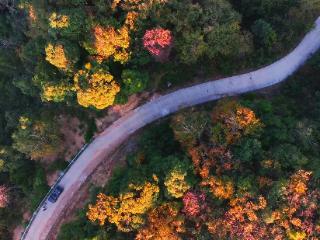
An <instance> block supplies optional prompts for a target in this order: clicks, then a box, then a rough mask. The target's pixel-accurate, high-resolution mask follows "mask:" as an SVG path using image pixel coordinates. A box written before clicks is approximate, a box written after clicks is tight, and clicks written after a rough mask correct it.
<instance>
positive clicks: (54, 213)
mask: <svg viewBox="0 0 320 240" xmlns="http://www.w3.org/2000/svg"><path fill="white" fill-rule="evenodd" d="M319 48H320V17H319V18H318V20H317V21H316V23H315V27H314V28H313V29H312V30H311V31H310V32H309V33H308V34H307V35H306V36H305V37H304V39H303V40H302V41H301V43H300V44H299V45H298V46H297V47H296V48H295V49H294V50H293V51H292V52H291V53H290V54H288V55H287V56H285V57H283V58H282V59H280V60H278V61H276V62H275V63H273V64H271V65H269V66H266V67H264V68H261V69H258V70H256V71H253V72H250V73H246V74H241V75H237V76H233V77H228V78H224V79H221V80H215V81H211V82H207V83H202V84H199V85H195V86H192V87H188V88H184V89H181V90H178V91H175V92H172V93H170V94H167V95H164V96H161V97H159V98H157V99H155V100H153V101H151V102H149V103H146V104H144V105H142V106H141V107H138V108H136V109H135V110H133V111H132V112H130V113H129V114H128V115H126V116H124V117H122V118H120V119H119V120H117V121H116V122H114V123H113V124H112V125H111V126H110V127H108V128H107V129H105V130H104V132H102V133H101V134H100V135H99V136H98V137H96V138H95V140H94V141H93V142H92V143H91V144H90V145H89V146H88V147H87V148H86V150H85V151H84V152H83V153H82V154H81V155H80V157H79V158H78V160H77V161H76V162H75V163H74V164H73V165H72V167H71V168H70V169H69V171H68V172H67V173H66V174H65V176H64V177H63V178H62V180H61V182H60V185H61V186H63V187H64V189H65V190H64V192H63V193H62V194H61V196H60V198H59V200H58V201H57V202H56V203H55V204H50V203H48V205H47V210H46V211H40V212H39V213H38V214H37V216H36V217H35V219H34V221H33V223H32V224H31V227H30V229H29V231H28V233H27V234H26V236H25V238H24V239H28V240H45V239H47V238H48V237H47V236H48V234H49V232H50V230H51V228H52V226H53V225H54V224H55V223H56V222H57V221H58V220H59V216H60V215H61V214H62V213H63V211H64V210H65V207H67V206H68V205H69V203H70V202H71V201H72V199H73V196H74V195H75V194H77V191H78V190H79V189H80V187H81V186H82V184H83V183H84V182H85V180H86V179H87V177H88V176H89V175H90V174H91V173H92V172H93V171H94V170H95V168H96V167H97V166H98V165H99V164H100V163H101V162H102V161H103V160H104V159H105V158H106V156H108V154H110V153H111V152H112V151H113V150H114V149H115V148H116V147H117V146H119V145H120V144H121V143H123V142H124V141H125V140H126V139H127V138H128V137H129V136H130V135H131V134H132V133H134V132H135V131H137V130H138V129H140V128H142V127H144V126H145V125H147V124H148V123H151V122H153V121H155V120H157V119H159V118H162V117H164V116H166V115H169V114H171V113H174V112H176V111H178V110H180V109H182V108H186V107H190V106H194V105H197V104H201V103H205V102H208V101H212V100H216V99H219V98H222V97H224V96H233V95H238V94H241V93H245V92H250V91H254V90H257V89H262V88H265V87H269V86H271V85H274V84H277V83H279V82H281V81H283V80H285V79H286V78H287V77H288V76H290V75H292V74H293V73H294V72H295V71H296V70H297V69H298V68H299V67H300V66H301V65H302V64H303V63H305V61H306V60H307V59H308V58H310V57H311V56H312V55H313V54H314V53H315V52H316V51H317V50H318V49H319Z"/></svg>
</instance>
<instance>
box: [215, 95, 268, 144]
mask: <svg viewBox="0 0 320 240" xmlns="http://www.w3.org/2000/svg"><path fill="white" fill-rule="evenodd" d="M212 121H213V123H214V124H216V125H215V126H214V127H213V136H212V140H213V141H214V142H216V143H219V144H223V143H225V144H232V143H234V142H236V141H237V140H239V138H240V137H241V136H245V135H250V134H254V133H257V132H259V130H261V128H262V126H263V125H262V124H261V122H260V120H259V119H258V118H257V117H256V115H255V113H254V112H253V111H252V110H251V109H249V108H246V107H243V106H241V105H240V104H239V103H237V102H236V101H232V100H230V101H228V100H227V101H221V102H219V103H218V105H217V106H216V107H215V108H214V109H213V112H212Z"/></svg>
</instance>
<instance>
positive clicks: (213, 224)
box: [207, 193, 267, 240]
mask: <svg viewBox="0 0 320 240" xmlns="http://www.w3.org/2000/svg"><path fill="white" fill-rule="evenodd" d="M229 206H230V208H229V209H228V210H227V211H226V212H225V213H224V215H223V216H222V217H221V218H218V219H214V220H212V221H209V222H208V224H207V225H208V230H209V232H210V233H211V234H213V235H215V236H219V237H220V238H226V237H227V236H230V237H231V239H243V240H255V239H264V237H265V236H266V225H265V224H264V223H263V222H262V221H260V219H261V211H262V210H263V209H265V208H266V206H267V202H266V200H265V198H264V197H262V196H260V197H258V199H255V198H254V197H253V196H251V195H250V194H248V193H247V194H244V195H243V196H241V197H237V198H233V199H231V200H230V203H229Z"/></svg>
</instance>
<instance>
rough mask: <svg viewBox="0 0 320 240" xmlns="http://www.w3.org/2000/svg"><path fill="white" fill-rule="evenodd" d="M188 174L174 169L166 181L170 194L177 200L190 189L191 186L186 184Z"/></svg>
mask: <svg viewBox="0 0 320 240" xmlns="http://www.w3.org/2000/svg"><path fill="white" fill-rule="evenodd" d="M186 176H187V173H186V172H184V171H182V170H180V169H173V170H172V171H171V172H170V173H169V174H168V175H167V176H166V179H165V181H164V185H165V186H166V187H167V190H168V193H169V194H170V195H171V196H172V197H175V198H181V197H183V194H184V193H185V192H186V191H188V190H189V189H190V185H189V184H188V183H187V182H186V180H185V177H186Z"/></svg>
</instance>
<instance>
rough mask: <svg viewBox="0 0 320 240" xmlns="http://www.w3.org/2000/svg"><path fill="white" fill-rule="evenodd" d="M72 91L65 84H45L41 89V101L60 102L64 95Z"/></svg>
mask: <svg viewBox="0 0 320 240" xmlns="http://www.w3.org/2000/svg"><path fill="white" fill-rule="evenodd" d="M70 90H72V89H71V88H70V87H69V86H67V85H66V84H45V85H44V86H43V87H42V94H41V99H42V101H54V102H62V101H63V100H64V99H65V97H66V95H67V94H68V93H69V92H70Z"/></svg>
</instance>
